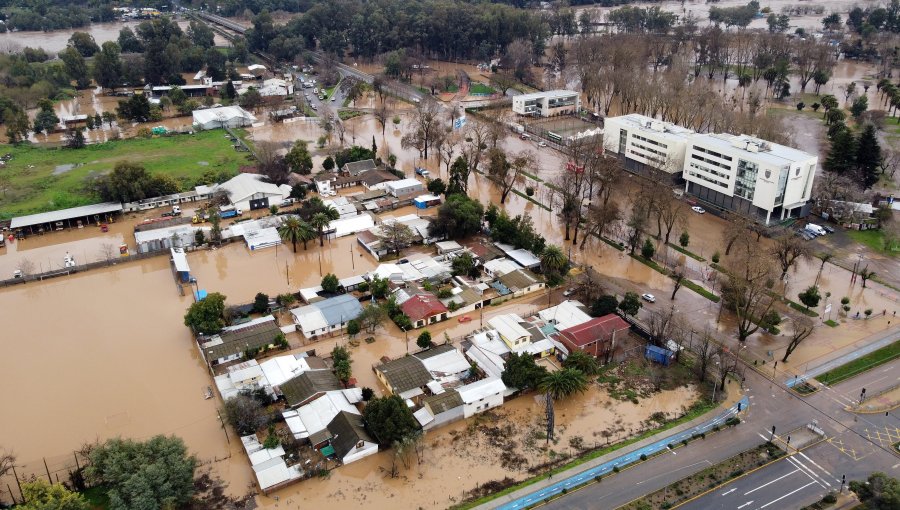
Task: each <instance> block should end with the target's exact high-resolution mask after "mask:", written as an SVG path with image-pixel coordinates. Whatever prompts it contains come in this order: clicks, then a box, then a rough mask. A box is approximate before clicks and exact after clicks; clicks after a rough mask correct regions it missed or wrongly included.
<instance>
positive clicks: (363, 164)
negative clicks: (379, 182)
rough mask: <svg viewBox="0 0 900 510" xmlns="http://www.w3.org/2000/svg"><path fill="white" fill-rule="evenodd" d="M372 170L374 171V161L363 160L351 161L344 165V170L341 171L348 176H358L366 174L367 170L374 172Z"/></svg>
mask: <svg viewBox="0 0 900 510" xmlns="http://www.w3.org/2000/svg"><path fill="white" fill-rule="evenodd" d="M374 169H375V161H373V160H371V159H364V160H362V161H352V162H350V163H347V164H345V165H344V168H342V169H341V170H343V171H344V172H347V173H349V174H350V175H359V174H361V173H363V172H366V171H368V170H374Z"/></svg>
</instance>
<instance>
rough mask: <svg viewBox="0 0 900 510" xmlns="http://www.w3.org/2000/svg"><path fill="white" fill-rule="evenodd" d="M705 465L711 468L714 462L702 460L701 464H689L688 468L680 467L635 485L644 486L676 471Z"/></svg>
mask: <svg viewBox="0 0 900 510" xmlns="http://www.w3.org/2000/svg"><path fill="white" fill-rule="evenodd" d="M673 453H674V452H673ZM703 464H709V465H710V466H712V462H710V461H708V460H701V461H700V462H695V463H693V464H689V465H687V466H682V467H680V468H678V469H673V470H671V471H666V472H665V473H663V474H661V475H656V476H651V477H650V478H647V479H644V480H641V481H640V482H638V483H636V484H635V485H640V484H642V483H647V482H651V481H653V480H655V479H657V478H659V477H661V476H669V475H671V474H672V473H674V472H676V471H680V470H682V469H690V468H692V467H694V466H701V465H703Z"/></svg>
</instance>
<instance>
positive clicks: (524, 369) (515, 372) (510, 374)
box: [501, 353, 547, 390]
mask: <svg viewBox="0 0 900 510" xmlns="http://www.w3.org/2000/svg"><path fill="white" fill-rule="evenodd" d="M545 375H547V369H546V368H544V367H542V366H540V365H538V364H537V363H535V362H534V358H533V357H532V356H531V355H530V354H528V353H524V354H516V353H512V354H510V355H509V359H507V360H506V365H505V366H504V368H503V374H502V375H501V379H503V384H505V385H507V386H509V387H512V388H518V389H520V390H527V389H531V388H537V387H538V385H539V384H540V382H541V381H542V380H543V379H544V376H545Z"/></svg>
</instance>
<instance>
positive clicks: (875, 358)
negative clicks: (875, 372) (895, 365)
mask: <svg viewBox="0 0 900 510" xmlns="http://www.w3.org/2000/svg"><path fill="white" fill-rule="evenodd" d="M898 356H900V341H897V342H894V343H892V344H891V345H887V346H885V347H882V348H881V349H878V350H877V351H873V352H870V353H869V354H866V355H865V356H862V357H860V358H857V359H855V360H853V361H851V362H849V363H845V364H843V365H841V366H839V367H837V368H833V369H831V370H829V371H828V372H825V373H824V374H820V375H818V376H816V380H817V381H819V382H822V383H825V384H830V385H832V386H834V385H835V384H837V383H839V382H841V381H844V380H847V379H850V378H851V377H854V376H856V375H859V374H861V373H863V372H865V371H867V370H871V369H873V368H875V367H877V366H879V365H883V364H885V363H887V362H889V361H891V360H893V359H895V358H897V357H898Z"/></svg>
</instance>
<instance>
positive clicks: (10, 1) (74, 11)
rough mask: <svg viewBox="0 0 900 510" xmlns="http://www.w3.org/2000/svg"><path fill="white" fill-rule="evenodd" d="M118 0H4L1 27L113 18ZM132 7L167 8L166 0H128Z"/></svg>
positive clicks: (51, 26)
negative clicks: (116, 0) (114, 0)
mask: <svg viewBox="0 0 900 510" xmlns="http://www.w3.org/2000/svg"><path fill="white" fill-rule="evenodd" d="M118 4H119V3H118V2H110V1H99V2H98V1H92V0H71V1H70V0H7V1H4V2H2V4H0V15H2V20H3V21H0V31H4V32H5V31H6V30H44V31H49V30H62V29H66V28H81V27H86V26H88V25H90V24H91V23H101V22H107V21H114V20H115V19H116V13H115V11H114V10H113V7H115V6H116V5H118ZM127 4H128V5H129V6H132V7H154V8H156V9H159V10H163V9H165V8H167V6H168V4H169V2H167V1H166V0H137V1H130V2H127Z"/></svg>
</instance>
